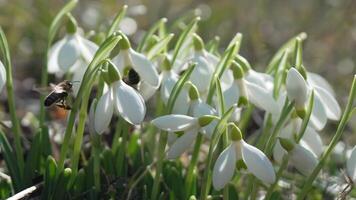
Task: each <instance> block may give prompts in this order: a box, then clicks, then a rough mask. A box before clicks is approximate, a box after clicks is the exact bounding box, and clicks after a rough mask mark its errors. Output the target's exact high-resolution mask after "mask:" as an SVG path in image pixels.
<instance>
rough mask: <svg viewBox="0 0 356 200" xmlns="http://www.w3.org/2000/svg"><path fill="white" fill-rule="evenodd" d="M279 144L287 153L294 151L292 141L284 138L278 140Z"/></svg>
mask: <svg viewBox="0 0 356 200" xmlns="http://www.w3.org/2000/svg"><path fill="white" fill-rule="evenodd" d="M279 143H280V144H281V146H282V147H283V148H284V149H285V150H286V151H288V152H290V151H292V150H293V149H294V144H293V142H292V141H290V140H289V139H286V138H281V137H280V138H279Z"/></svg>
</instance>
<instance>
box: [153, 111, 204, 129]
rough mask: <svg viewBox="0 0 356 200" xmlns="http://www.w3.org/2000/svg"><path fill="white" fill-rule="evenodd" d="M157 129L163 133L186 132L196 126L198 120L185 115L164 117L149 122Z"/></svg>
mask: <svg viewBox="0 0 356 200" xmlns="http://www.w3.org/2000/svg"><path fill="white" fill-rule="evenodd" d="M151 122H152V124H153V125H155V126H156V127H157V128H159V129H162V130H165V131H172V132H177V131H186V130H189V129H191V128H193V127H195V126H198V119H196V118H194V117H190V116H187V115H177V114H171V115H164V116H161V117H158V118H156V119H154V120H152V121H151Z"/></svg>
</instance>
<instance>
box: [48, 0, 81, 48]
mask: <svg viewBox="0 0 356 200" xmlns="http://www.w3.org/2000/svg"><path fill="white" fill-rule="evenodd" d="M77 3H78V0H71V1H69V2H68V3H67V4H66V5H64V7H63V8H62V9H61V10H60V11H59V12H58V14H57V15H56V16H55V17H54V19H53V21H52V23H51V25H50V27H49V31H48V46H50V45H51V44H52V42H53V39H54V37H55V35H56V34H57V31H58V29H59V27H60V25H61V21H62V19H63V17H64V16H66V14H67V13H69V12H70V11H71V10H73V8H74V7H75V6H76V5H77Z"/></svg>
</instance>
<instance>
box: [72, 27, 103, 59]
mask: <svg viewBox="0 0 356 200" xmlns="http://www.w3.org/2000/svg"><path fill="white" fill-rule="evenodd" d="M76 37H77V40H78V44H79V45H80V46H79V48H80V52H81V54H82V56H83V58H84V59H85V61H86V62H88V63H90V62H91V60H92V59H93V57H94V55H95V53H96V51H97V50H98V49H99V46H98V45H96V44H95V43H94V42H92V41H90V40H88V39H86V38H84V37H82V36H81V35H79V34H76Z"/></svg>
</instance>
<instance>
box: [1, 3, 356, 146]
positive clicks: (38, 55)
mask: <svg viewBox="0 0 356 200" xmlns="http://www.w3.org/2000/svg"><path fill="white" fill-rule="evenodd" d="M64 3H65V1H63V0H61V1H59V0H51V1H48V0H0V25H1V26H2V27H3V28H4V30H5V33H6V34H7V37H8V40H9V43H10V46H11V52H12V58H13V63H14V66H15V70H14V76H15V80H18V83H17V84H20V83H21V82H23V81H28V80H33V82H39V75H40V73H39V72H40V69H41V67H42V66H43V60H44V49H45V45H46V40H47V30H48V26H49V24H50V22H51V20H52V18H53V16H54V15H55V14H56V12H57V11H58V10H59V9H60V7H61V6H62V5H63V4H64ZM123 4H128V5H129V10H128V17H127V18H125V20H124V21H123V22H122V27H123V29H125V31H127V33H129V34H130V37H131V38H132V40H133V41H139V39H140V37H142V35H143V33H144V30H147V29H148V28H149V26H150V25H152V24H153V23H154V22H155V21H156V20H158V19H160V18H162V17H167V18H168V25H171V24H172V22H173V21H174V20H175V19H177V18H178V17H180V16H182V15H189V13H195V14H199V15H200V16H201V17H202V21H201V23H200V27H199V30H198V32H199V34H200V35H201V36H202V37H203V38H204V40H205V41H208V40H210V39H212V38H214V37H215V36H219V37H220V39H221V47H224V46H225V45H226V44H227V43H228V42H229V40H230V39H231V38H232V37H233V36H234V34H235V33H236V32H241V33H242V34H243V43H242V47H241V54H242V55H243V56H245V57H246V58H248V60H249V61H250V63H251V64H252V66H253V67H255V68H256V69H257V70H258V71H263V70H264V68H265V66H266V65H267V63H268V61H269V59H270V58H271V57H272V56H273V54H274V53H275V52H276V50H277V49H278V48H279V47H280V46H281V45H282V44H283V43H284V42H285V41H286V40H288V39H289V38H291V37H293V36H295V35H296V34H298V33H300V32H306V33H307V34H308V39H307V40H306V42H305V45H304V52H303V53H304V64H305V66H306V67H307V69H308V70H309V71H312V72H317V73H319V74H321V75H322V76H324V77H325V78H326V79H327V80H328V81H329V82H330V83H331V84H332V85H333V87H334V89H335V90H336V94H337V99H338V101H339V102H340V104H341V107H342V108H344V105H345V103H346V100H347V94H348V92H349V88H350V85H351V81H352V78H353V75H354V74H355V71H356V69H355V62H356V57H355V53H356V1H352V0H315V1H310V0H299V1H295V0H275V1H266V0H265V1H264V0H259V1H258V0H207V1H203V0H171V1H169V0H142V1H140V0H130V1H117V0H101V1H99V0H82V1H80V3H79V5H78V6H77V8H76V9H75V10H74V12H73V15H74V16H75V17H76V19H77V20H78V22H79V25H80V26H81V27H82V28H83V29H84V30H85V32H88V31H90V30H96V31H98V30H99V31H100V30H105V28H107V26H108V24H109V23H110V19H112V18H113V17H114V15H115V14H116V12H117V11H118V10H119V9H120V8H121V6H122V5H123ZM62 34H63V30H62ZM20 106H21V105H20ZM335 124H336V123H331V125H330V126H331V127H332V128H333V129H331V130H335V129H334V128H335ZM349 124H350V125H351V126H349V127H348V128H347V130H346V132H347V133H346V136H347V137H350V136H351V138H352V139H351V140H349V141H348V143H349V144H354V143H355V142H356V136H355V134H352V133H355V130H356V117H355V116H354V117H353V119H351V123H349ZM330 134H332V132H331V133H330ZM351 134H352V135H351Z"/></svg>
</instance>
